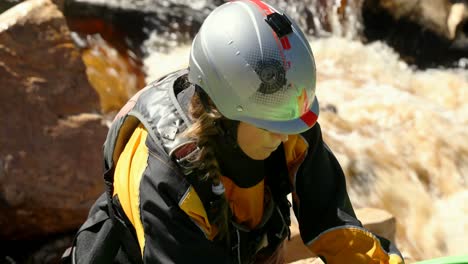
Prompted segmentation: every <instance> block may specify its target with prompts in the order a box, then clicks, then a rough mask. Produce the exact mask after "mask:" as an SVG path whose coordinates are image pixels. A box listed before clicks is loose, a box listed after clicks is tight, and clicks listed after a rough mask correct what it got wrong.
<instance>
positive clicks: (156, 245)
mask: <svg viewBox="0 0 468 264" xmlns="http://www.w3.org/2000/svg"><path fill="white" fill-rule="evenodd" d="M318 110H319V106H318V101H317V99H316V97H315V62H314V58H313V55H312V51H311V49H310V46H309V44H308V41H307V39H306V38H305V37H304V35H303V33H302V32H301V30H300V29H299V27H298V26H297V25H296V24H295V23H294V22H292V21H291V20H290V19H289V18H288V17H287V16H286V15H284V14H282V13H280V12H278V11H277V10H276V9H275V8H274V7H272V6H270V5H268V4H265V3H263V2H261V1H258V0H253V1H249V0H240V1H233V2H229V3H226V4H224V5H222V6H220V7H218V8H216V9H215V10H214V11H213V12H212V13H211V14H210V15H209V16H208V17H207V19H206V20H205V22H204V24H203V25H202V27H201V29H200V32H199V33H198V35H197V36H196V37H195V39H194V41H193V45H192V49H191V54H190V64H189V70H181V71H178V72H175V73H172V74H170V75H168V76H166V77H164V78H162V79H161V80H159V81H158V82H155V83H152V84H150V85H149V86H148V87H147V88H145V89H143V90H142V91H140V92H139V93H138V94H137V95H135V96H134V98H132V99H131V100H130V101H129V103H128V104H127V105H126V106H125V107H124V108H123V109H122V111H121V112H120V113H119V114H118V115H117V117H116V119H115V121H114V123H113V125H112V127H111V129H110V131H109V134H108V138H107V140H106V143H105V146H104V155H105V168H106V174H105V178H106V183H107V187H108V190H107V193H108V196H107V198H108V199H105V196H103V197H101V198H100V199H99V200H98V202H97V203H96V204H95V205H94V206H93V208H92V210H91V213H90V218H89V219H88V221H87V223H85V224H84V227H82V229H81V231H80V233H79V235H78V236H77V239H76V241H75V248H74V254H73V255H74V257H75V258H77V259H80V258H81V259H85V257H88V258H87V259H86V260H83V262H96V263H97V262H100V263H102V262H103V261H102V259H101V260H98V259H99V258H101V257H102V255H106V254H107V255H109V254H110V255H112V258H113V255H114V254H117V258H116V259H117V260H114V261H116V262H140V263H141V262H143V263H202V262H210V263H284V259H283V255H282V253H283V247H282V245H283V241H284V240H285V239H286V238H287V237H288V235H289V225H290V215H289V212H290V206H291V205H290V203H289V201H288V199H287V198H286V195H288V194H289V193H292V197H293V209H294V212H295V215H296V217H297V219H298V221H299V226H300V232H301V237H302V239H303V241H304V242H305V244H306V245H307V246H308V247H309V248H310V250H311V251H312V252H313V253H315V254H316V255H318V256H320V257H321V258H322V259H323V260H325V261H327V263H403V259H402V257H401V255H400V254H399V252H398V251H397V250H396V249H395V248H394V247H393V246H392V245H391V243H390V242H389V241H387V240H385V239H383V238H377V237H376V236H374V235H373V234H371V233H370V232H369V231H367V230H365V229H363V228H362V227H361V224H360V222H359V221H358V220H357V219H356V216H355V214H354V211H353V208H352V206H351V203H350V201H349V198H348V195H347V193H346V185H345V179H344V175H343V172H342V170H341V168H340V165H339V164H338V162H337V160H336V159H335V157H334V156H333V154H332V153H331V151H330V150H329V148H328V147H327V146H326V145H325V144H324V143H323V141H322V137H321V131H320V126H319V124H317V123H316V120H317V117H318ZM111 197H112V198H111ZM110 204H112V206H109V205H110ZM104 212H105V213H104ZM108 215H110V216H108ZM90 219H92V220H90ZM109 219H110V220H112V223H113V224H112V226H118V228H117V229H116V228H114V227H112V228H114V229H112V228H108V229H106V228H105V225H106V224H103V223H106V222H108V221H109ZM93 226H94V227H93ZM93 228H94V231H92V229H93ZM90 230H91V231H90ZM96 230H98V231H96ZM103 230H104V231H103ZM109 230H110V231H109ZM112 230H113V231H112ZM115 230H118V231H117V232H116V231H115ZM80 234H81V235H80ZM83 234H88V235H83ZM89 234H92V236H91V238H90V235H89ZM96 234H97V235H96ZM103 234H104V235H103ZM90 241H91V242H90ZM116 241H121V242H116ZM114 245H116V246H114ZM102 248H107V249H102ZM109 248H112V249H109ZM119 248H120V249H119ZM136 251H137V252H136ZM109 252H112V253H109ZM90 256H91V257H90ZM76 262H78V263H80V261H79V260H78V261H76Z"/></svg>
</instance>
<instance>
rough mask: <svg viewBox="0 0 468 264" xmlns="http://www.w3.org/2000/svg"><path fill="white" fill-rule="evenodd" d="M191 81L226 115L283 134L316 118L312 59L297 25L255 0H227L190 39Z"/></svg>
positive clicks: (297, 130)
mask: <svg viewBox="0 0 468 264" xmlns="http://www.w3.org/2000/svg"><path fill="white" fill-rule="evenodd" d="M189 67H190V69H189V80H190V82H191V83H194V84H196V85H198V86H200V87H201V88H202V89H203V90H204V91H205V92H206V93H207V94H208V96H209V97H210V99H211V100H212V101H213V102H214V104H215V105H216V107H217V108H218V110H219V111H220V112H221V113H222V114H223V115H224V116H225V117H226V118H228V119H233V120H239V121H243V122H246V123H250V124H252V125H255V126H257V127H260V128H263V129H266V130H269V131H272V132H277V133H283V134H297V133H301V132H304V131H306V130H308V129H309V128H311V127H312V126H313V125H314V124H315V122H316V121H317V117H318V113H319V106H318V101H317V99H316V98H315V76H316V73H315V72H316V70H315V61H314V57H313V54H312V50H311V48H310V46H309V43H308V41H307V39H306V38H305V36H304V34H303V33H302V31H301V30H300V29H299V27H298V26H297V25H296V24H295V23H294V22H292V21H291V20H290V19H289V18H288V17H287V16H286V15H285V14H282V13H281V12H279V11H277V9H275V8H274V7H272V6H271V5H268V4H265V3H264V2H261V1H259V0H239V1H233V2H228V3H225V4H223V5H221V6H219V7H218V8H216V9H215V10H213V11H212V12H211V14H210V15H209V16H208V17H207V18H206V20H205V21H204V23H203V25H202V27H201V29H200V31H199V32H198V34H197V36H196V37H195V39H194V40H193V43H192V49H191V53H190V65H189Z"/></svg>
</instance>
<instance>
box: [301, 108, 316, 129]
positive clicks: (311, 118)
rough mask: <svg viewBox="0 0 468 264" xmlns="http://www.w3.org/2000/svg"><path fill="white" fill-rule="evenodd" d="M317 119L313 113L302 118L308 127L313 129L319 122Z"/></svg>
mask: <svg viewBox="0 0 468 264" xmlns="http://www.w3.org/2000/svg"><path fill="white" fill-rule="evenodd" d="M317 119H318V116H317V115H316V114H315V113H314V112H312V111H308V112H307V113H305V114H303V115H302V116H301V120H302V121H304V123H306V125H307V126H308V127H312V126H313V125H314V124H315V122H317Z"/></svg>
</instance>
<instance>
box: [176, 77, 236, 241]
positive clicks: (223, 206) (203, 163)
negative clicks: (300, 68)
mask: <svg viewBox="0 0 468 264" xmlns="http://www.w3.org/2000/svg"><path fill="white" fill-rule="evenodd" d="M187 83H188V81H187ZM187 83H186V84H185V85H187ZM188 85H190V84H188ZM205 108H206V106H205V105H204V104H203V103H202V100H201V99H200V95H199V93H198V92H197V90H196V92H195V93H194V95H193V96H192V98H191V101H190V105H189V114H190V116H191V118H192V119H193V120H194V122H193V124H192V125H191V126H189V127H188V128H187V130H186V131H184V132H183V133H182V134H181V135H180V136H182V137H187V138H190V139H192V140H194V141H195V142H196V144H197V146H198V148H199V149H200V151H199V153H198V156H197V157H195V158H194V159H193V160H192V162H193V165H194V166H195V167H197V168H198V172H199V175H200V178H199V180H203V181H207V180H210V181H211V182H212V184H213V186H220V184H222V183H221V179H220V178H221V172H220V167H219V164H218V161H217V159H216V155H215V145H214V144H215V141H214V140H213V139H214V138H215V137H217V136H219V135H220V134H221V133H223V132H222V129H221V128H220V125H219V124H220V122H221V121H223V120H225V119H226V118H225V117H224V116H223V115H222V114H221V113H220V112H219V111H218V110H217V109H216V107H215V105H214V103H213V102H212V101H211V100H209V108H210V111H206V109H205ZM215 195H217V198H218V199H217V201H216V208H214V209H215V211H216V212H217V213H216V214H215V215H214V216H213V219H211V220H210V221H212V224H213V225H215V226H216V227H217V229H218V238H219V239H220V240H222V239H225V240H226V243H227V244H228V245H229V244H230V236H229V223H230V218H231V217H230V213H231V211H230V208H229V203H228V201H227V199H226V196H225V193H224V192H222V193H219V194H215Z"/></svg>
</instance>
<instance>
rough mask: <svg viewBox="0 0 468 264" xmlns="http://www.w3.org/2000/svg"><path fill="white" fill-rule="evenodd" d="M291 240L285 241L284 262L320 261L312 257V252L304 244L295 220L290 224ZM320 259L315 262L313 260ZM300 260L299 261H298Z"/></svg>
mask: <svg viewBox="0 0 468 264" xmlns="http://www.w3.org/2000/svg"><path fill="white" fill-rule="evenodd" d="M290 229H291V240H289V241H288V240H286V242H285V262H286V263H304V264H305V263H314V264H318V263H321V260H320V259H318V258H315V257H314V254H312V252H310V250H309V249H308V248H307V247H306V246H305V245H304V242H302V238H301V235H300V234H299V226H298V225H297V223H296V222H295V221H293V223H292V224H291V228H290ZM306 260H307V261H310V262H302V261H306ZM315 260H317V261H320V262H318V263H315V262H314V261H315ZM298 261H301V262H298Z"/></svg>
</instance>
